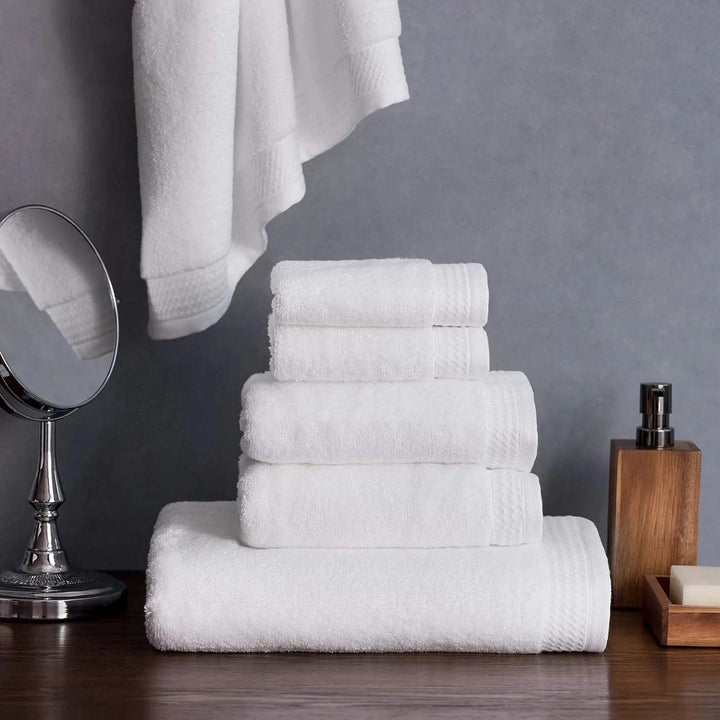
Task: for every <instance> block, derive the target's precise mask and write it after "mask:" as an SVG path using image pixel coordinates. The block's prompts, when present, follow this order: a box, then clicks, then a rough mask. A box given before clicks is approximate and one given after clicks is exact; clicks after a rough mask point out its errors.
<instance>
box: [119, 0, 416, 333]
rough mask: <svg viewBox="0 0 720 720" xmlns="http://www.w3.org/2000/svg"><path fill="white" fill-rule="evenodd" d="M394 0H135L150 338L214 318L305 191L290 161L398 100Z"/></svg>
mask: <svg viewBox="0 0 720 720" xmlns="http://www.w3.org/2000/svg"><path fill="white" fill-rule="evenodd" d="M399 35H400V17H399V13H398V8H397V0H292V2H288V3H286V2H285V0H242V2H240V0H212V1H211V2H210V1H208V0H182V2H178V1H177V0H137V2H136V3H135V10H134V13H133V56H134V68H135V103H136V115H137V126H138V155H139V169H140V190H141V196H142V210H143V241H142V263H141V265H142V267H141V270H142V276H143V277H144V278H145V279H146V281H147V285H148V294H149V301H150V324H149V332H150V334H151V336H152V337H154V338H158V339H163V338H173V337H179V336H181V335H187V334H189V333H192V332H198V331H200V330H203V329H205V328H206V327H208V326H210V325H212V324H213V323H215V322H217V320H219V319H220V317H222V315H223V313H224V312H225V310H226V309H227V306H228V305H229V303H230V299H231V296H232V293H233V290H234V289H235V285H236V284H237V282H238V280H239V279H240V277H241V276H242V275H243V274H244V273H245V271H246V270H247V269H248V268H249V267H250V266H251V265H252V264H253V263H254V262H255V260H256V259H257V258H258V256H259V255H260V254H262V252H263V251H264V250H265V247H266V244H267V236H266V233H265V225H266V224H267V223H268V222H269V221H270V220H271V219H272V218H273V217H275V216H276V215H278V214H279V213H281V212H283V211H284V210H285V209H287V208H288V207H289V206H290V205H292V204H293V203H296V202H298V201H299V200H300V199H301V198H302V196H303V194H304V192H305V184H304V179H303V173H302V167H301V163H302V162H304V161H306V160H308V159H310V158H312V157H314V156H315V155H317V154H319V153H321V152H324V151H325V150H327V149H328V148H330V147H332V146H333V145H335V144H336V143H338V142H339V141H340V140H342V139H343V138H344V137H346V136H347V135H348V134H349V133H350V132H351V131H352V129H353V128H354V126H355V125H356V124H357V123H358V122H359V121H360V120H361V119H362V118H363V117H365V116H366V115H368V114H370V113H372V112H374V111H375V110H378V109H380V108H382V107H385V106H387V105H391V104H392V103H396V102H399V101H401V100H405V99H407V97H408V89H407V84H406V81H405V74H404V71H403V66H402V59H401V56H400V47H399V44H398V36H399Z"/></svg>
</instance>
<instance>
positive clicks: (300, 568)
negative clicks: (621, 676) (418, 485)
mask: <svg viewBox="0 0 720 720" xmlns="http://www.w3.org/2000/svg"><path fill="white" fill-rule="evenodd" d="M145 618H146V631H147V636H148V639H149V640H150V642H151V643H152V644H153V645H154V646H155V647H156V648H159V649H161V650H186V651H188V650H189V651H193V650H204V651H213V652H258V651H259V652H273V651H293V650H299V651H313V650H314V651H324V652H366V651H367V652H376V651H398V652H402V651H417V650H439V651H471V652H517V653H537V652H542V651H546V650H567V651H583V650H584V651H590V652H601V651H602V650H603V649H604V648H605V644H606V642H607V633H608V624H609V619H610V576H609V572H608V564H607V559H606V557H605V552H604V551H603V547H602V544H601V542H600V538H599V536H598V533H597V530H596V529H595V526H594V525H593V524H592V523H591V522H590V521H589V520H585V519H583V518H574V517H563V518H545V531H544V535H543V540H542V542H540V543H534V544H532V545H521V546H518V547H506V548H446V549H437V550H367V549H365V550H338V549H325V550H308V549H292V548H291V549H284V550H254V549H252V548H246V547H243V546H242V545H240V544H239V543H238V541H237V511H236V507H235V503H234V502H214V503H198V502H194V503H174V504H172V505H168V506H167V507H166V508H164V509H163V510H162V512H161V513H160V516H159V518H158V521H157V524H156V525H155V532H154V533H153V537H152V541H151V543H150V554H149V558H148V570H147V600H146V605H145Z"/></svg>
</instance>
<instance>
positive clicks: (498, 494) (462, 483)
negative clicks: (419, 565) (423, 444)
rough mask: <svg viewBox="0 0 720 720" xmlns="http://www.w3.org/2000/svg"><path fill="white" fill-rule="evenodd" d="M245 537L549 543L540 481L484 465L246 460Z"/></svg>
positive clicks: (276, 541)
mask: <svg viewBox="0 0 720 720" xmlns="http://www.w3.org/2000/svg"><path fill="white" fill-rule="evenodd" d="M238 511H239V517H240V525H239V531H240V541H241V542H242V543H243V544H244V545H249V546H250V547H258V548H273V547H346V548H353V547H354V548H361V547H375V548H383V547H384V548H401V547H406V548H410V547H415V548H417V547H426V548H431V547H473V546H483V545H521V544H523V543H533V542H539V541H540V539H541V538H542V524H543V523H542V500H541V497H540V482H539V480H538V478H537V476H535V475H532V474H531V473H522V472H517V471H516V470H487V469H486V468H483V467H481V466H479V465H437V464H434V463H424V464H423V463H418V464H411V465H270V464H268V463H258V462H255V461H254V460H249V459H248V458H246V457H244V456H243V457H241V458H240V479H239V481H238Z"/></svg>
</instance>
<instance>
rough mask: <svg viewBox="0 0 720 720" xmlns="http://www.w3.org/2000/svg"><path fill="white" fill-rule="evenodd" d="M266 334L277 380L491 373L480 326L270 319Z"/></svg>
mask: <svg viewBox="0 0 720 720" xmlns="http://www.w3.org/2000/svg"><path fill="white" fill-rule="evenodd" d="M268 332H269V336H270V371H271V372H272V375H273V377H274V378H275V379H276V380H282V381H318V382H327V381H333V380H336V381H346V380H357V381H377V380H384V381H389V380H395V381H397V380H430V379H432V378H454V379H458V380H463V379H464V380H469V379H476V378H482V377H484V376H485V375H487V373H488V371H489V369H490V356H489V351H488V338H487V333H486V332H485V329H484V328H481V327H426V328H403V327H398V328H386V327H312V326H310V325H280V324H278V323H277V322H275V318H274V316H273V315H271V316H270V320H269V323H268Z"/></svg>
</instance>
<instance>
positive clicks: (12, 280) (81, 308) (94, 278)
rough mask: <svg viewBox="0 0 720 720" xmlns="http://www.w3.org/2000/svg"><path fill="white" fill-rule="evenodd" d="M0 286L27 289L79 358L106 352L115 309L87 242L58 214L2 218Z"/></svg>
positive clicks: (112, 332) (113, 328) (19, 214)
mask: <svg viewBox="0 0 720 720" xmlns="http://www.w3.org/2000/svg"><path fill="white" fill-rule="evenodd" d="M0 289H2V290H10V291H14V292H27V293H28V295H29V296H30V297H31V298H32V301H33V303H34V304H35V306H36V307H37V308H38V310H41V311H45V312H47V314H48V315H49V316H50V318H51V320H52V321H53V323H55V326H56V327H57V328H58V330H59V331H60V333H61V334H62V336H63V337H64V338H65V340H66V341H67V343H68V345H70V347H71V348H72V349H73V351H74V352H75V354H76V355H77V357H79V358H80V359H81V360H91V359H94V358H97V357H100V356H101V355H105V354H106V353H109V352H112V350H113V349H114V347H115V342H116V339H117V338H116V334H117V328H116V322H115V309H114V307H113V303H112V299H111V296H110V290H109V288H108V285H107V279H106V276H105V272H104V271H103V269H102V267H101V265H100V263H99V262H98V258H97V256H96V254H95V252H93V250H92V248H91V247H90V245H88V244H87V243H86V242H85V239H84V238H83V237H82V236H81V235H80V233H79V232H78V231H77V229H76V228H75V227H74V226H73V225H72V224H70V223H69V222H67V221H66V220H65V219H64V218H62V217H60V216H58V215H56V214H55V213H52V212H50V211H43V210H40V209H36V210H34V211H33V210H30V211H28V212H22V211H19V212H15V213H11V214H10V215H8V216H7V217H6V218H5V219H4V220H3V221H2V231H1V232H0Z"/></svg>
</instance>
